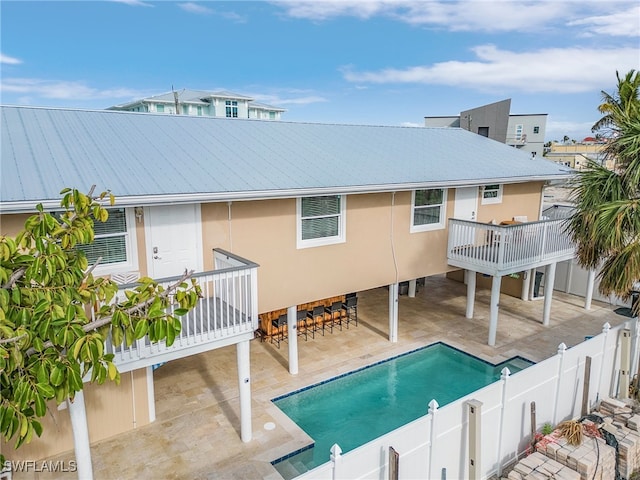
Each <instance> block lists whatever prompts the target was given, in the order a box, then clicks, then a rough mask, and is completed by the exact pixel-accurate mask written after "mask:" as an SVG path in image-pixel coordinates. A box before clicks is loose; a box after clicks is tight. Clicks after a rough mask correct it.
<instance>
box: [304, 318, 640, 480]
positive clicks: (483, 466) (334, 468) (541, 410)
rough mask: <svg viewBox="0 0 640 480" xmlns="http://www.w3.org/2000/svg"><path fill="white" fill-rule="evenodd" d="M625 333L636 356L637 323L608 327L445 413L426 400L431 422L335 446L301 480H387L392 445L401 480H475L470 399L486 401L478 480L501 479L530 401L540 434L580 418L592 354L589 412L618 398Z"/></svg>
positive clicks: (523, 439) (524, 441)
mask: <svg viewBox="0 0 640 480" xmlns="http://www.w3.org/2000/svg"><path fill="white" fill-rule="evenodd" d="M625 328H628V329H631V330H632V331H634V332H636V334H635V337H636V340H635V346H633V350H635V351H636V352H637V350H638V348H637V344H638V341H637V338H638V336H637V333H638V331H637V329H636V328H635V325H633V326H632V321H629V322H627V323H626V324H623V325H620V326H618V327H616V328H610V327H609V324H608V323H607V324H605V325H604V327H603V331H602V333H601V334H600V335H598V336H596V337H593V338H591V339H589V340H587V341H585V342H582V343H580V344H578V345H576V346H574V347H571V348H567V347H566V346H565V345H564V344H560V346H559V347H558V353H557V354H556V355H554V356H553V357H551V358H548V359H547V360H544V361H542V362H540V363H538V364H536V365H532V366H531V367H528V368H526V369H525V370H522V371H520V372H517V373H515V374H513V375H511V374H510V372H509V370H508V369H507V368H505V369H503V371H502V377H501V379H500V380H499V381H497V382H495V383H493V384H491V385H489V386H487V387H485V388H483V389H481V390H477V391H476V392H473V393H472V394H470V395H468V396H466V397H463V398H461V399H460V400H457V401H456V402H453V403H450V404H448V405H445V406H444V407H442V408H438V404H437V399H433V400H431V399H425V412H427V411H428V413H427V414H426V415H425V416H424V417H421V418H419V419H417V420H415V421H413V422H411V423H409V424H407V425H404V426H403V427H401V428H398V429H397V430H394V431H392V432H390V433H388V434H386V435H384V436H382V437H379V438H377V439H375V440H373V441H372V442H369V443H367V444H365V445H363V446H361V447H358V448H357V449H355V450H353V451H350V452H347V453H345V454H343V455H340V453H339V448H336V446H335V445H334V448H333V451H332V455H331V461H329V462H328V463H326V464H324V465H321V466H319V467H317V468H315V469H313V470H311V471H309V472H306V473H304V474H302V475H300V476H299V477H297V478H298V479H304V480H315V479H318V480H320V479H322V480H326V479H349V480H352V479H365V478H366V479H369V478H371V479H387V478H389V453H388V452H389V447H393V449H395V450H396V451H397V452H398V453H399V455H400V458H399V468H398V474H399V478H400V479H417V478H421V479H443V478H447V479H461V478H470V476H471V472H470V469H469V463H470V462H469V447H468V444H469V438H468V431H469V428H468V427H469V403H468V402H469V401H471V400H477V401H479V402H480V403H481V406H480V408H479V409H477V410H476V414H479V415H480V417H481V420H480V433H479V435H480V441H479V442H478V443H479V445H480V451H481V453H479V454H478V458H477V459H476V463H475V469H476V472H477V475H478V478H483V479H485V478H488V477H490V476H491V475H494V474H499V473H500V472H501V469H502V467H504V466H505V465H507V464H508V463H510V462H511V461H513V460H515V459H516V458H517V456H518V455H519V454H521V453H522V452H524V451H525V450H526V448H527V446H528V445H529V441H530V438H531V414H530V406H531V402H535V403H536V423H537V425H536V426H535V427H536V430H538V431H539V430H540V429H541V427H542V426H543V425H544V424H545V423H550V424H553V425H556V424H557V423H559V422H561V421H563V420H567V419H571V418H577V417H579V416H580V415H581V406H582V397H583V384H584V378H585V362H586V358H587V357H591V369H590V375H589V384H590V386H589V397H588V402H589V407H592V406H595V404H596V403H597V402H598V401H599V400H601V399H603V398H607V397H610V396H615V395H616V393H617V384H618V376H619V371H620V370H619V369H620V366H619V363H620V361H619V357H620V348H619V344H620V338H621V336H622V333H621V332H622V331H623V329H625ZM635 357H636V355H632V358H635ZM429 400H430V401H429ZM427 402H428V405H427ZM339 443H340V442H339V441H338V445H339ZM329 453H330V452H327V460H329Z"/></svg>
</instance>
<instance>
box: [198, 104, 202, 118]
mask: <svg viewBox="0 0 640 480" xmlns="http://www.w3.org/2000/svg"><path fill="white" fill-rule="evenodd" d="M197 110H198V116H199V117H201V116H202V106H201V105H198V107H197Z"/></svg>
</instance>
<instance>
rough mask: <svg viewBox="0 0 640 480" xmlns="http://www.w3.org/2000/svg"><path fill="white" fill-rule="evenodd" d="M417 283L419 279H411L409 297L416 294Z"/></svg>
mask: <svg viewBox="0 0 640 480" xmlns="http://www.w3.org/2000/svg"><path fill="white" fill-rule="evenodd" d="M416 283H418V282H417V279H415V278H414V279H413V280H409V292H408V293H407V296H408V297H409V298H414V297H415V296H416Z"/></svg>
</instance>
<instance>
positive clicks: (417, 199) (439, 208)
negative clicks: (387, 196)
mask: <svg viewBox="0 0 640 480" xmlns="http://www.w3.org/2000/svg"><path fill="white" fill-rule="evenodd" d="M411 203H412V206H411V209H412V217H411V229H410V231H411V233H415V232H426V231H429V230H439V229H441V228H444V220H445V214H446V203H447V191H446V190H445V189H442V188H437V189H434V190H414V192H413V194H412V202H411Z"/></svg>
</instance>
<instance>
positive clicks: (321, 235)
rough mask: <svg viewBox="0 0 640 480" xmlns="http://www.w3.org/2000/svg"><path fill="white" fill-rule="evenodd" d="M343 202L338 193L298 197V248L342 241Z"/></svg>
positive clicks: (343, 225) (343, 239)
mask: <svg viewBox="0 0 640 480" xmlns="http://www.w3.org/2000/svg"><path fill="white" fill-rule="evenodd" d="M345 203H346V198H345V197H343V196H340V195H331V196H323V197H303V198H298V202H297V208H298V241H297V244H298V248H307V247H317V246H320V245H331V244H334V243H342V242H344V241H345V239H346V238H345Z"/></svg>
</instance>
